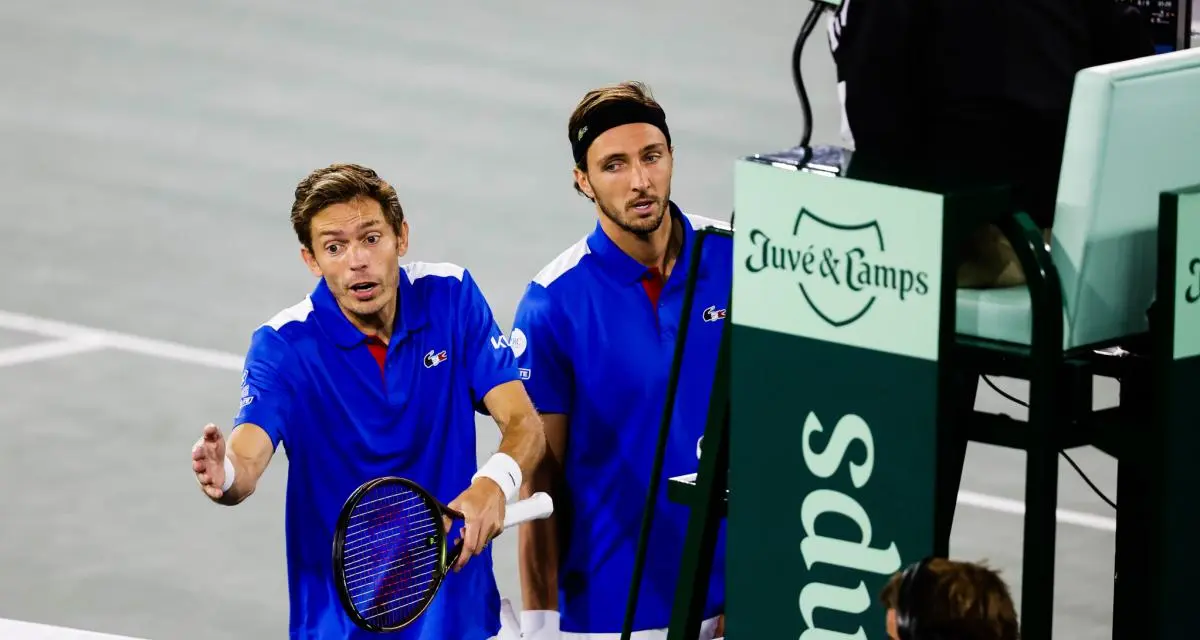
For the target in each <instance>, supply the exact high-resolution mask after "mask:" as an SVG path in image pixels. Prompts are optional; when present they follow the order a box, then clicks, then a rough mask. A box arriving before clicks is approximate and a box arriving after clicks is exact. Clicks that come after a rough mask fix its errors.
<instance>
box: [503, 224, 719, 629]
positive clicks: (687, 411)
mask: <svg viewBox="0 0 1200 640" xmlns="http://www.w3.org/2000/svg"><path fill="white" fill-rule="evenodd" d="M671 211H672V216H673V217H674V219H675V220H676V222H677V223H680V224H682V225H683V229H684V242H683V247H682V251H681V253H680V255H679V257H678V259H677V260H676V263H675V267H674V269H673V271H672V272H671V275H670V277H668V279H667V280H666V282H665V284H664V285H663V288H662V291H661V294H660V296H659V299H658V302H657V304H654V303H653V302H652V298H651V296H650V295H648V291H647V288H646V286H645V284H644V279H645V277H646V276H647V269H646V267H644V266H642V265H641V264H640V263H638V262H637V261H636V260H634V259H633V258H630V257H629V256H628V255H627V254H625V253H624V252H623V251H622V250H621V249H620V248H619V247H617V245H616V244H614V243H613V242H612V240H610V239H609V237H608V236H607V235H606V234H605V233H604V231H603V230H601V228H600V225H599V223H597V225H596V227H595V229H594V230H593V231H592V233H591V234H590V235H588V236H587V237H585V238H583V239H582V240H580V241H579V242H577V243H576V244H575V245H573V246H572V247H570V248H569V249H567V250H566V251H564V252H563V253H562V254H560V255H559V256H558V257H557V258H555V260H554V261H553V262H551V263H550V264H549V265H547V266H546V267H545V268H544V269H543V270H542V271H541V272H540V273H539V274H538V275H537V276H536V277H535V278H534V279H533V282H531V283H530V284H529V285H528V287H527V288H526V291H525V294H524V297H523V298H522V300H521V302H520V304H519V305H518V308H517V313H516V319H515V322H514V335H513V338H512V339H511V342H512V344H513V347H514V351H515V352H516V353H517V364H518V366H519V367H521V373H522V376H524V377H525V378H526V380H525V385H526V388H527V389H528V390H529V393H530V395H531V397H532V398H533V401H534V405H535V406H536V407H537V408H538V410H539V411H541V412H542V413H562V414H566V415H567V416H568V426H567V450H566V455H565V460H564V462H563V466H564V473H565V474H566V484H567V487H568V488H567V492H568V495H566V496H556V501H555V512H556V514H557V518H558V522H559V528H560V531H561V536H560V538H561V539H562V541H561V542H560V545H561V553H560V559H559V575H558V585H559V610H560V613H561V629H562V630H563V631H570V632H578V633H619V632H620V631H621V627H622V624H623V622H624V618H625V603H626V599H627V598H628V594H629V587H630V585H631V580H632V577H633V565H634V560H635V558H636V555H637V543H638V537H639V534H640V528H641V524H642V515H643V510H644V507H645V500H646V494H647V492H648V491H649V481H650V474H651V471H652V470H653V465H654V456H655V448H656V446H657V442H658V434H659V429H660V425H661V422H662V413H663V403H664V400H665V392H666V388H667V381H668V378H669V376H670V371H671V363H672V360H673V358H674V352H675V338H676V335H677V333H678V330H679V327H680V321H681V313H682V310H683V297H684V285H685V279H686V275H687V270H688V265H689V264H690V260H691V256H692V250H693V246H694V241H695V228H696V226H695V225H696V224H697V222H700V221H703V222H704V226H708V225H709V224H712V225H721V226H725V225H723V223H718V222H716V221H712V220H704V219H702V218H698V217H695V216H687V215H683V214H682V213H680V211H679V210H678V208H677V207H675V205H673V204H672V205H671ZM703 251H704V255H703V256H702V262H701V267H700V271H699V274H698V278H699V279H698V280H697V283H696V293H695V298H694V300H693V303H692V310H691V317H690V318H689V323H688V341H687V344H686V345H685V352H684V356H683V364H684V366H683V369H682V372H681V375H680V379H679V388H678V391H677V395H676V398H677V402H676V406H675V408H674V411H673V422H672V424H671V427H670V440H669V443H668V446H667V451H666V454H665V459H664V467H663V476H662V478H660V479H659V481H660V483H661V484H660V485H659V487H660V491H659V495H658V498H657V511H656V513H655V516H654V522H653V527H652V529H651V536H650V549H649V553H648V554H647V559H646V565H645V568H644V571H643V574H642V580H641V588H640V592H639V603H638V608H637V616H636V618H635V626H634V628H635V629H660V628H665V627H667V625H668V624H669V622H670V615H671V606H672V603H673V601H674V598H675V590H676V582H677V580H678V575H679V565H680V560H681V558H682V555H683V546H684V539H685V537H686V534H687V523H688V515H689V511H690V510H689V509H688V508H687V507H686V506H683V505H679V504H676V503H674V502H671V501H669V500H668V499H667V496H666V488H667V479H668V478H670V477H672V476H677V475H682V474H687V473H695V471H696V469H697V462H698V461H697V456H696V448H697V442H698V441H699V439H700V437H701V436H702V435H703V433H704V427H705V424H706V421H707V418H708V400H709V396H710V392H711V390H712V383H713V375H714V371H715V368H716V359H717V352H718V348H719V341H720V336H721V329H722V327H723V325H724V324H725V320H724V318H725V310H726V309H727V304H728V301H729V296H730V286H731V284H732V277H733V251H732V241H731V240H730V239H729V238H726V237H722V236H710V237H709V238H708V239H706V240H705V243H704V249H703ZM522 337H523V338H524V339H523V340H522V339H521V338H522ZM564 497H565V498H566V499H565V500H562V498H564ZM724 557H725V541H724V528H723V527H722V531H721V535H720V538H719V540H718V544H717V553H716V558H715V564H714V568H713V574H712V581H711V583H710V585H709V593H708V605H707V607H706V617H709V616H712V615H715V614H717V613H720V612H722V611H723V607H724V600H725V596H724V581H725V570H724V567H725V562H724Z"/></svg>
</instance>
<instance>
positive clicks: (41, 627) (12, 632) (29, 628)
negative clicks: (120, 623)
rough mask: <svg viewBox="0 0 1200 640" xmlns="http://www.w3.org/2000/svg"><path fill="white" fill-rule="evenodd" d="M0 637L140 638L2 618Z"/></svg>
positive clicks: (65, 639)
mask: <svg viewBox="0 0 1200 640" xmlns="http://www.w3.org/2000/svg"><path fill="white" fill-rule="evenodd" d="M0 638H4V640H139V639H138V638H131V637H129V636H114V635H112V634H107V633H97V632H95V631H82V630H80V629H68V628H67V627H52V626H50V625H48V624H37V623H33V622H21V621H20V620H8V619H5V618H0Z"/></svg>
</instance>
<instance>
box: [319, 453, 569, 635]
mask: <svg viewBox="0 0 1200 640" xmlns="http://www.w3.org/2000/svg"><path fill="white" fill-rule="evenodd" d="M468 491H470V490H468ZM466 493H467V492H464V494H463V495H466ZM461 498H462V496H460V499H461ZM501 500H503V499H501ZM553 511H554V505H553V502H552V501H551V500H550V496H549V495H547V494H545V493H536V494H534V495H533V496H532V497H530V498H527V499H525V500H519V501H517V502H514V503H512V504H510V505H507V507H506V508H505V514H504V523H503V527H502V529H508V528H509V527H514V526H516V525H519V524H521V523H523V522H528V521H530V520H536V519H540V518H546V517H548V516H549V515H550V514H551V513H553ZM445 518H449V519H450V520H451V521H460V520H462V519H463V514H462V513H460V512H458V511H456V510H454V509H450V508H449V507H448V506H446V505H443V504H442V503H441V502H439V501H438V500H437V499H436V498H434V497H433V496H432V495H430V494H429V492H427V491H425V489H423V488H421V487H420V486H419V485H417V484H416V483H414V482H412V481H410V480H406V479H404V478H395V477H387V478H378V479H375V480H371V481H368V482H366V483H364V484H363V485H361V486H360V487H358V488H357V489H356V490H355V491H354V493H352V494H351V495H350V497H349V498H348V499H347V500H346V504H345V505H344V506H343V507H342V512H341V514H340V516H339V517H338V522H337V529H336V530H335V531H334V542H333V572H334V583H335V584H336V586H337V589H338V593H339V595H340V596H341V600H342V606H343V607H345V609H346V613H347V615H349V616H350V619H351V620H353V621H354V623H355V624H357V625H358V626H360V627H362V628H363V629H366V630H368V631H395V630H397V629H402V628H404V627H406V626H408V625H409V624H411V623H412V622H413V621H414V620H416V619H417V618H418V617H420V615H421V614H422V613H424V612H425V609H426V608H427V607H428V606H429V603H430V602H432V601H433V598H434V596H435V595H437V591H438V588H439V587H441V584H442V580H443V579H445V577H446V574H447V572H448V570H449V569H450V568H451V567H452V566H454V565H455V564H457V563H458V560H459V557H460V555H461V553H462V551H463V546H462V544H461V542H462V541H461V540H460V541H456V544H454V545H453V546H450V545H448V544H447V541H446V540H447V538H446V526H445V521H444V519H445ZM467 533H468V534H469V535H476V534H477V533H482V532H481V531H479V532H476V531H470V532H467ZM482 539H483V540H485V541H486V538H482Z"/></svg>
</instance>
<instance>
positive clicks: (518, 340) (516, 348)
mask: <svg viewBox="0 0 1200 640" xmlns="http://www.w3.org/2000/svg"><path fill="white" fill-rule="evenodd" d="M508 345H509V346H510V347H512V352H513V357H515V358H520V357H521V354H523V353H525V348H526V347H528V346H529V341H528V339H526V338H525V332H524V331H521V330H520V329H513V330H512V336H511V337H509V339H508Z"/></svg>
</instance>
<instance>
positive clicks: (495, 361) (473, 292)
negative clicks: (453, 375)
mask: <svg viewBox="0 0 1200 640" xmlns="http://www.w3.org/2000/svg"><path fill="white" fill-rule="evenodd" d="M458 317H459V322H460V323H461V324H460V327H461V331H462V335H463V347H464V355H465V356H466V360H465V361H466V363H467V369H468V375H469V376H470V384H471V404H472V405H473V406H474V407H475V410H476V411H478V412H479V413H482V414H484V415H487V407H485V406H484V404H483V397H484V396H486V395H487V393H488V392H489V391H491V390H492V389H493V388H495V387H497V386H499V385H501V384H503V383H505V382H511V381H513V380H519V379H520V376H519V375H518V373H517V364H516V361H515V360H514V359H513V354H512V350H511V349H509V346H508V338H506V337H505V335H504V332H503V331H501V330H500V325H498V324H497V323H496V318H495V316H494V315H493V314H492V308H491V306H490V305H489V304H488V302H487V300H486V299H485V298H484V296H483V292H482V291H480V290H479V286H478V285H477V284H475V279H474V278H473V277H471V273H470V272H469V271H467V270H465V269H464V270H463V276H462V287H461V291H460V292H459V300H458Z"/></svg>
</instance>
